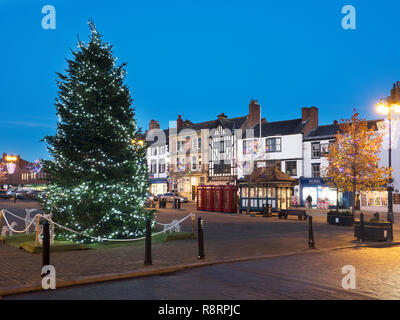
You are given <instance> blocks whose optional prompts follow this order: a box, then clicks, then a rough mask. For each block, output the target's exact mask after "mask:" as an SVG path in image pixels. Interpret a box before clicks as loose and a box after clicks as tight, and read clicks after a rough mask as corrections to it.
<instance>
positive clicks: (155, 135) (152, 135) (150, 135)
mask: <svg viewBox="0 0 400 320" xmlns="http://www.w3.org/2000/svg"><path fill="white" fill-rule="evenodd" d="M161 132H163V133H164V135H165V143H164V144H167V145H168V142H169V139H168V138H169V130H168V129H165V130H160V129H152V130H151V131H148V132H147V135H146V142H147V145H148V146H151V145H153V144H155V143H157V142H158V137H159V136H160V135H161ZM153 139H154V140H153ZM158 144H160V143H158Z"/></svg>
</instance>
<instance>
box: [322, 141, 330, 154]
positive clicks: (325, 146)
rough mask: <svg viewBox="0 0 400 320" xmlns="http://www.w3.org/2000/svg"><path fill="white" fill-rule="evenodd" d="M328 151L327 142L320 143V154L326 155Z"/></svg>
mask: <svg viewBox="0 0 400 320" xmlns="http://www.w3.org/2000/svg"><path fill="white" fill-rule="evenodd" d="M328 153H329V143H322V144H321V155H323V156H324V155H327V154H328Z"/></svg>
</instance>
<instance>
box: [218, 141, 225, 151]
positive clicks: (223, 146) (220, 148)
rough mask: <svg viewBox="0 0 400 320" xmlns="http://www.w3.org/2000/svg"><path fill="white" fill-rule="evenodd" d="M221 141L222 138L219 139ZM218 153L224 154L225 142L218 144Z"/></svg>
mask: <svg viewBox="0 0 400 320" xmlns="http://www.w3.org/2000/svg"><path fill="white" fill-rule="evenodd" d="M221 139H222V138H221ZM219 152H220V153H224V152H225V141H223V140H221V141H220V142H219Z"/></svg>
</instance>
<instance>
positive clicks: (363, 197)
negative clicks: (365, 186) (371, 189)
mask: <svg viewBox="0 0 400 320" xmlns="http://www.w3.org/2000/svg"><path fill="white" fill-rule="evenodd" d="M367 205H368V201H367V194H366V193H364V192H363V193H361V206H363V207H366V206H367Z"/></svg>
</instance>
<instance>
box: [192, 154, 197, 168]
mask: <svg viewBox="0 0 400 320" xmlns="http://www.w3.org/2000/svg"><path fill="white" fill-rule="evenodd" d="M192 170H197V158H196V157H192Z"/></svg>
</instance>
